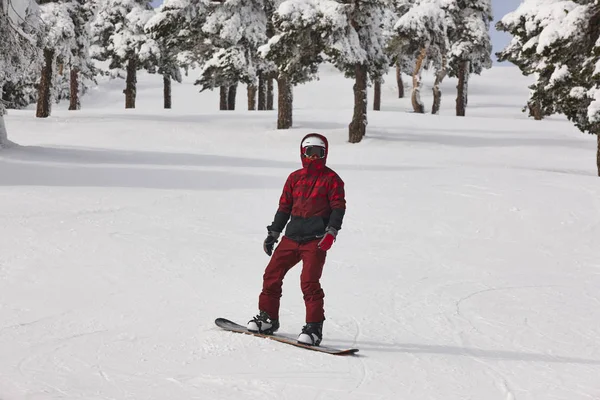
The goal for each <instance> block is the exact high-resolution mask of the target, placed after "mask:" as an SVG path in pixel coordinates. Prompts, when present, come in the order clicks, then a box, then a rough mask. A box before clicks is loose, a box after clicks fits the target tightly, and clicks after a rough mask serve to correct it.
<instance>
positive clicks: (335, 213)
mask: <svg viewBox="0 0 600 400" xmlns="http://www.w3.org/2000/svg"><path fill="white" fill-rule="evenodd" d="M328 197H329V206H330V207H331V216H330V217H329V226H330V227H332V228H334V229H335V230H337V231H339V230H340V229H342V221H343V220H344V214H346V194H345V191H344V181H342V179H341V178H340V177H339V176H336V177H335V179H333V180H332V183H331V187H330V188H329V193H328Z"/></svg>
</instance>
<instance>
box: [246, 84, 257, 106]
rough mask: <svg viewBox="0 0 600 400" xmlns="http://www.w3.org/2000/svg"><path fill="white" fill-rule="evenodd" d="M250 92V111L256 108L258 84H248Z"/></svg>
mask: <svg viewBox="0 0 600 400" xmlns="http://www.w3.org/2000/svg"><path fill="white" fill-rule="evenodd" d="M246 90H247V92H248V111H254V110H256V85H255V84H250V85H248V86H247V89H246Z"/></svg>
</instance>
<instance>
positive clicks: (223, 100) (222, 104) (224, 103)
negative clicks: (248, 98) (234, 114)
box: [219, 86, 229, 110]
mask: <svg viewBox="0 0 600 400" xmlns="http://www.w3.org/2000/svg"><path fill="white" fill-rule="evenodd" d="M219 90H220V92H219V110H227V107H228V106H229V101H228V100H227V98H228V97H229V88H228V87H227V86H221V87H220V88H219Z"/></svg>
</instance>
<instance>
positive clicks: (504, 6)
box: [152, 0, 521, 58]
mask: <svg viewBox="0 0 600 400" xmlns="http://www.w3.org/2000/svg"><path fill="white" fill-rule="evenodd" d="M162 2H163V0H154V1H153V2H152V4H153V5H154V6H155V7H156V6H158V5H160V4H161V3H162ZM520 3H521V0H492V8H493V12H494V24H492V27H491V29H490V36H491V37H492V46H493V51H494V53H495V52H497V51H500V50H501V49H502V48H503V47H504V46H505V45H506V44H507V43H508V41H509V40H510V35H507V34H505V33H504V32H497V31H496V28H495V27H494V25H495V22H496V21H498V20H499V19H500V18H502V17H503V16H504V15H506V14H507V13H509V12H511V11H513V10H515V9H516V8H517V7H518V6H519V4H520ZM494 58H495V57H494Z"/></svg>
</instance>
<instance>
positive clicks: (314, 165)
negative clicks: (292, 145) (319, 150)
mask: <svg viewBox="0 0 600 400" xmlns="http://www.w3.org/2000/svg"><path fill="white" fill-rule="evenodd" d="M311 136H316V137H318V138H319V139H321V140H322V141H323V142H324V143H325V157H323V158H318V159H316V160H311V159H308V158H306V157H304V156H303V155H302V142H304V140H305V139H306V138H308V137H311ZM328 155H329V142H328V141H327V138H326V137H325V136H323V135H321V134H319V133H309V134H308V135H306V136H304V137H303V138H302V140H301V141H300V160H302V167H303V168H307V169H310V170H315V171H316V170H322V169H323V168H325V164H327V156H328Z"/></svg>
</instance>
